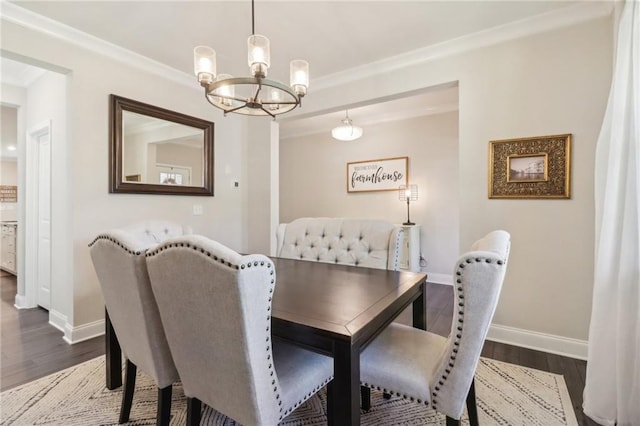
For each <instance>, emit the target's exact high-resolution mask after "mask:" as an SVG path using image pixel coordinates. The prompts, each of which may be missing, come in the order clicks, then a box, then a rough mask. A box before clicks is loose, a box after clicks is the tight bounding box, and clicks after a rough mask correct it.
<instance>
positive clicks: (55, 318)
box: [49, 309, 68, 333]
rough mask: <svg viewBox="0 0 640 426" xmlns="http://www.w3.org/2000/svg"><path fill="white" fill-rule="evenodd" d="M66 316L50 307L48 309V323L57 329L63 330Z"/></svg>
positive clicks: (65, 325)
mask: <svg viewBox="0 0 640 426" xmlns="http://www.w3.org/2000/svg"><path fill="white" fill-rule="evenodd" d="M67 322H68V321H67V316H66V315H64V314H61V313H60V312H58V311H56V310H53V309H51V310H50V311H49V324H51V325H52V326H54V327H55V328H57V329H58V330H60V331H62V332H63V333H64V332H65V329H66V327H67Z"/></svg>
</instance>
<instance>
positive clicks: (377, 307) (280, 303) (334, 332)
mask: <svg viewBox="0 0 640 426" xmlns="http://www.w3.org/2000/svg"><path fill="white" fill-rule="evenodd" d="M271 260H272V261H273V263H274V266H275V271H276V287H275V292H274V296H273V301H272V314H271V322H272V333H273V335H274V336H276V337H277V338H281V339H285V340H287V341H289V342H292V343H294V344H296V345H300V346H302V347H305V348H307V349H310V350H313V351H316V352H319V353H323V354H326V355H328V356H331V357H333V363H334V378H333V381H332V383H331V384H330V386H331V391H330V392H328V395H327V396H328V397H327V420H328V424H329V425H332V426H338V425H340V426H342V425H345V426H348V425H359V424H360V352H362V350H363V349H364V348H366V347H367V345H368V344H369V343H370V342H371V341H372V340H373V339H375V337H376V336H377V335H378V334H380V332H382V330H384V328H385V327H386V326H387V325H388V324H389V323H391V322H392V321H393V320H394V319H396V317H398V315H400V313H402V312H403V311H404V310H405V309H406V308H407V307H408V306H412V320H413V326H414V327H416V328H420V329H423V330H425V329H426V325H427V324H426V312H425V308H426V279H427V275H426V274H424V273H418V272H409V271H390V270H385V269H373V268H363V267H357V266H350V265H342V264H337V263H323V262H314V261H306V260H296V259H284V258H277V257H272V258H271ZM105 323H106V335H105V339H106V374H107V377H106V385H107V388H109V389H114V388H116V387H118V386H120V385H121V384H122V359H121V350H120V346H119V344H118V339H117V336H116V335H115V331H114V330H113V327H112V326H111V322H110V321H109V316H108V312H106V315H105Z"/></svg>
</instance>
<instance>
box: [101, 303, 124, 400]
mask: <svg viewBox="0 0 640 426" xmlns="http://www.w3.org/2000/svg"><path fill="white" fill-rule="evenodd" d="M104 323H105V365H106V368H107V389H110V390H111V389H115V388H117V387H120V386H122V350H121V349H120V343H119V342H118V338H117V337H116V332H115V330H114V329H113V325H112V324H111V320H110V319H109V313H108V312H107V309H106V308H105V310H104Z"/></svg>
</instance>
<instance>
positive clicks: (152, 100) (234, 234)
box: [2, 21, 246, 338]
mask: <svg viewBox="0 0 640 426" xmlns="http://www.w3.org/2000/svg"><path fill="white" fill-rule="evenodd" d="M2 43H3V46H2V48H3V52H5V54H7V53H8V54H9V55H13V56H17V57H24V58H30V59H31V60H35V61H36V62H37V63H39V64H42V65H45V66H50V67H52V68H56V69H66V70H68V93H67V100H68V107H67V117H68V123H69V125H68V135H67V136H68V140H67V149H66V150H64V151H63V152H56V154H54V155H55V156H57V158H58V160H59V161H62V162H65V161H66V165H67V166H68V169H69V172H68V179H69V180H68V182H67V185H68V187H67V194H68V199H67V200H66V202H67V204H66V205H67V209H66V212H65V217H64V218H63V219H61V220H59V221H58V223H60V222H63V223H64V229H65V230H66V232H67V235H68V238H67V243H68V245H67V246H65V247H62V250H64V252H65V253H66V261H65V264H63V265H59V268H60V269H61V270H64V271H65V274H63V275H64V276H65V278H66V279H67V283H68V284H67V286H68V288H67V291H66V292H65V295H66V297H67V298H69V299H70V303H71V304H72V305H73V310H72V312H70V313H69V315H68V320H69V322H70V325H71V327H72V330H71V332H72V333H73V332H74V331H78V329H80V328H82V327H91V326H92V325H96V327H95V328H96V329H98V328H99V324H97V322H99V321H100V320H101V319H102V318H103V302H102V297H101V292H100V289H99V286H98V282H97V277H96V275H95V272H94V270H93V267H92V265H91V261H90V258H89V251H88V247H87V245H88V244H89V243H90V242H91V241H92V239H93V238H94V237H95V235H96V234H97V233H98V232H100V231H101V230H104V229H108V228H111V227H117V226H122V225H125V224H129V223H131V222H134V221H139V220H145V219H153V218H162V219H168V220H174V221H178V222H181V223H184V224H187V225H190V226H191V227H192V228H193V229H194V230H195V231H196V232H198V233H201V234H204V235H208V236H210V237H212V238H216V239H217V240H219V241H220V242H222V243H224V244H227V245H229V246H230V247H232V248H234V249H236V250H243V249H244V247H243V246H242V242H243V229H244V228H243V226H242V225H243V223H242V216H241V215H239V214H238V213H239V212H241V211H242V209H243V205H242V203H243V197H242V193H241V189H240V190H233V189H232V186H231V181H230V179H231V176H234V175H235V176H238V175H242V173H243V172H244V171H243V167H244V166H243V163H242V161H241V158H242V157H241V155H242V145H243V143H244V142H243V140H242V134H243V131H242V129H243V128H244V126H245V125H246V124H245V123H246V119H244V118H242V117H227V118H224V119H223V118H222V114H221V113H219V112H217V111H215V110H214V109H213V108H211V107H210V106H209V105H208V104H207V102H205V101H204V100H203V98H202V93H201V91H200V89H199V88H198V87H197V84H194V88H193V89H191V88H189V87H186V86H184V85H182V84H180V83H177V82H175V81H174V80H170V79H166V78H163V77H161V76H158V75H156V74H151V73H149V72H145V71H143V70H141V69H140V68H134V67H132V66H127V65H125V64H123V63H122V62H119V61H116V60H112V59H109V58H107V57H105V56H101V55H99V54H96V53H94V52H92V51H89V50H85V49H82V48H80V47H78V46H76V45H72V44H69V43H66V42H64V41H61V40H60V39H57V38H52V37H49V36H46V35H44V34H42V33H39V32H35V31H32V30H30V29H28V28H26V27H24V26H19V25H16V24H13V23H11V22H7V21H3V22H2ZM158 88H160V90H159V89H158ZM111 93H114V94H117V95H120V96H124V97H127V98H131V99H136V100H139V101H141V102H145V103H149V104H152V105H157V106H160V107H163V108H166V109H170V110H174V111H178V112H181V113H185V114H188V115H192V116H195V117H199V118H203V119H207V120H211V121H214V122H215V161H214V162H215V166H216V170H215V196H214V197H193V196H157V195H136V194H109V193H108V145H109V144H108V142H109V135H108V128H109V122H108V116H109V111H108V105H109V103H108V101H109V94H111ZM227 172H228V173H227ZM194 204H199V205H202V206H203V209H204V215H202V216H193V215H192V211H193V205H194ZM71 337H72V338H73V336H71Z"/></svg>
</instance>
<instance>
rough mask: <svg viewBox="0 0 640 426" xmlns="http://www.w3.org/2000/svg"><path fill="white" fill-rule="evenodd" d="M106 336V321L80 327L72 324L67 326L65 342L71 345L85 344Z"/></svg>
mask: <svg viewBox="0 0 640 426" xmlns="http://www.w3.org/2000/svg"><path fill="white" fill-rule="evenodd" d="M103 334H104V320H98V321H94V322H90V323H87V324H82V325H80V326H78V327H73V326H72V325H70V324H66V325H65V329H64V340H65V342H67V343H68V344H70V345H73V344H75V343H80V342H84V341H85V340H89V339H93V338H94V337H98V336H101V335H103Z"/></svg>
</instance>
